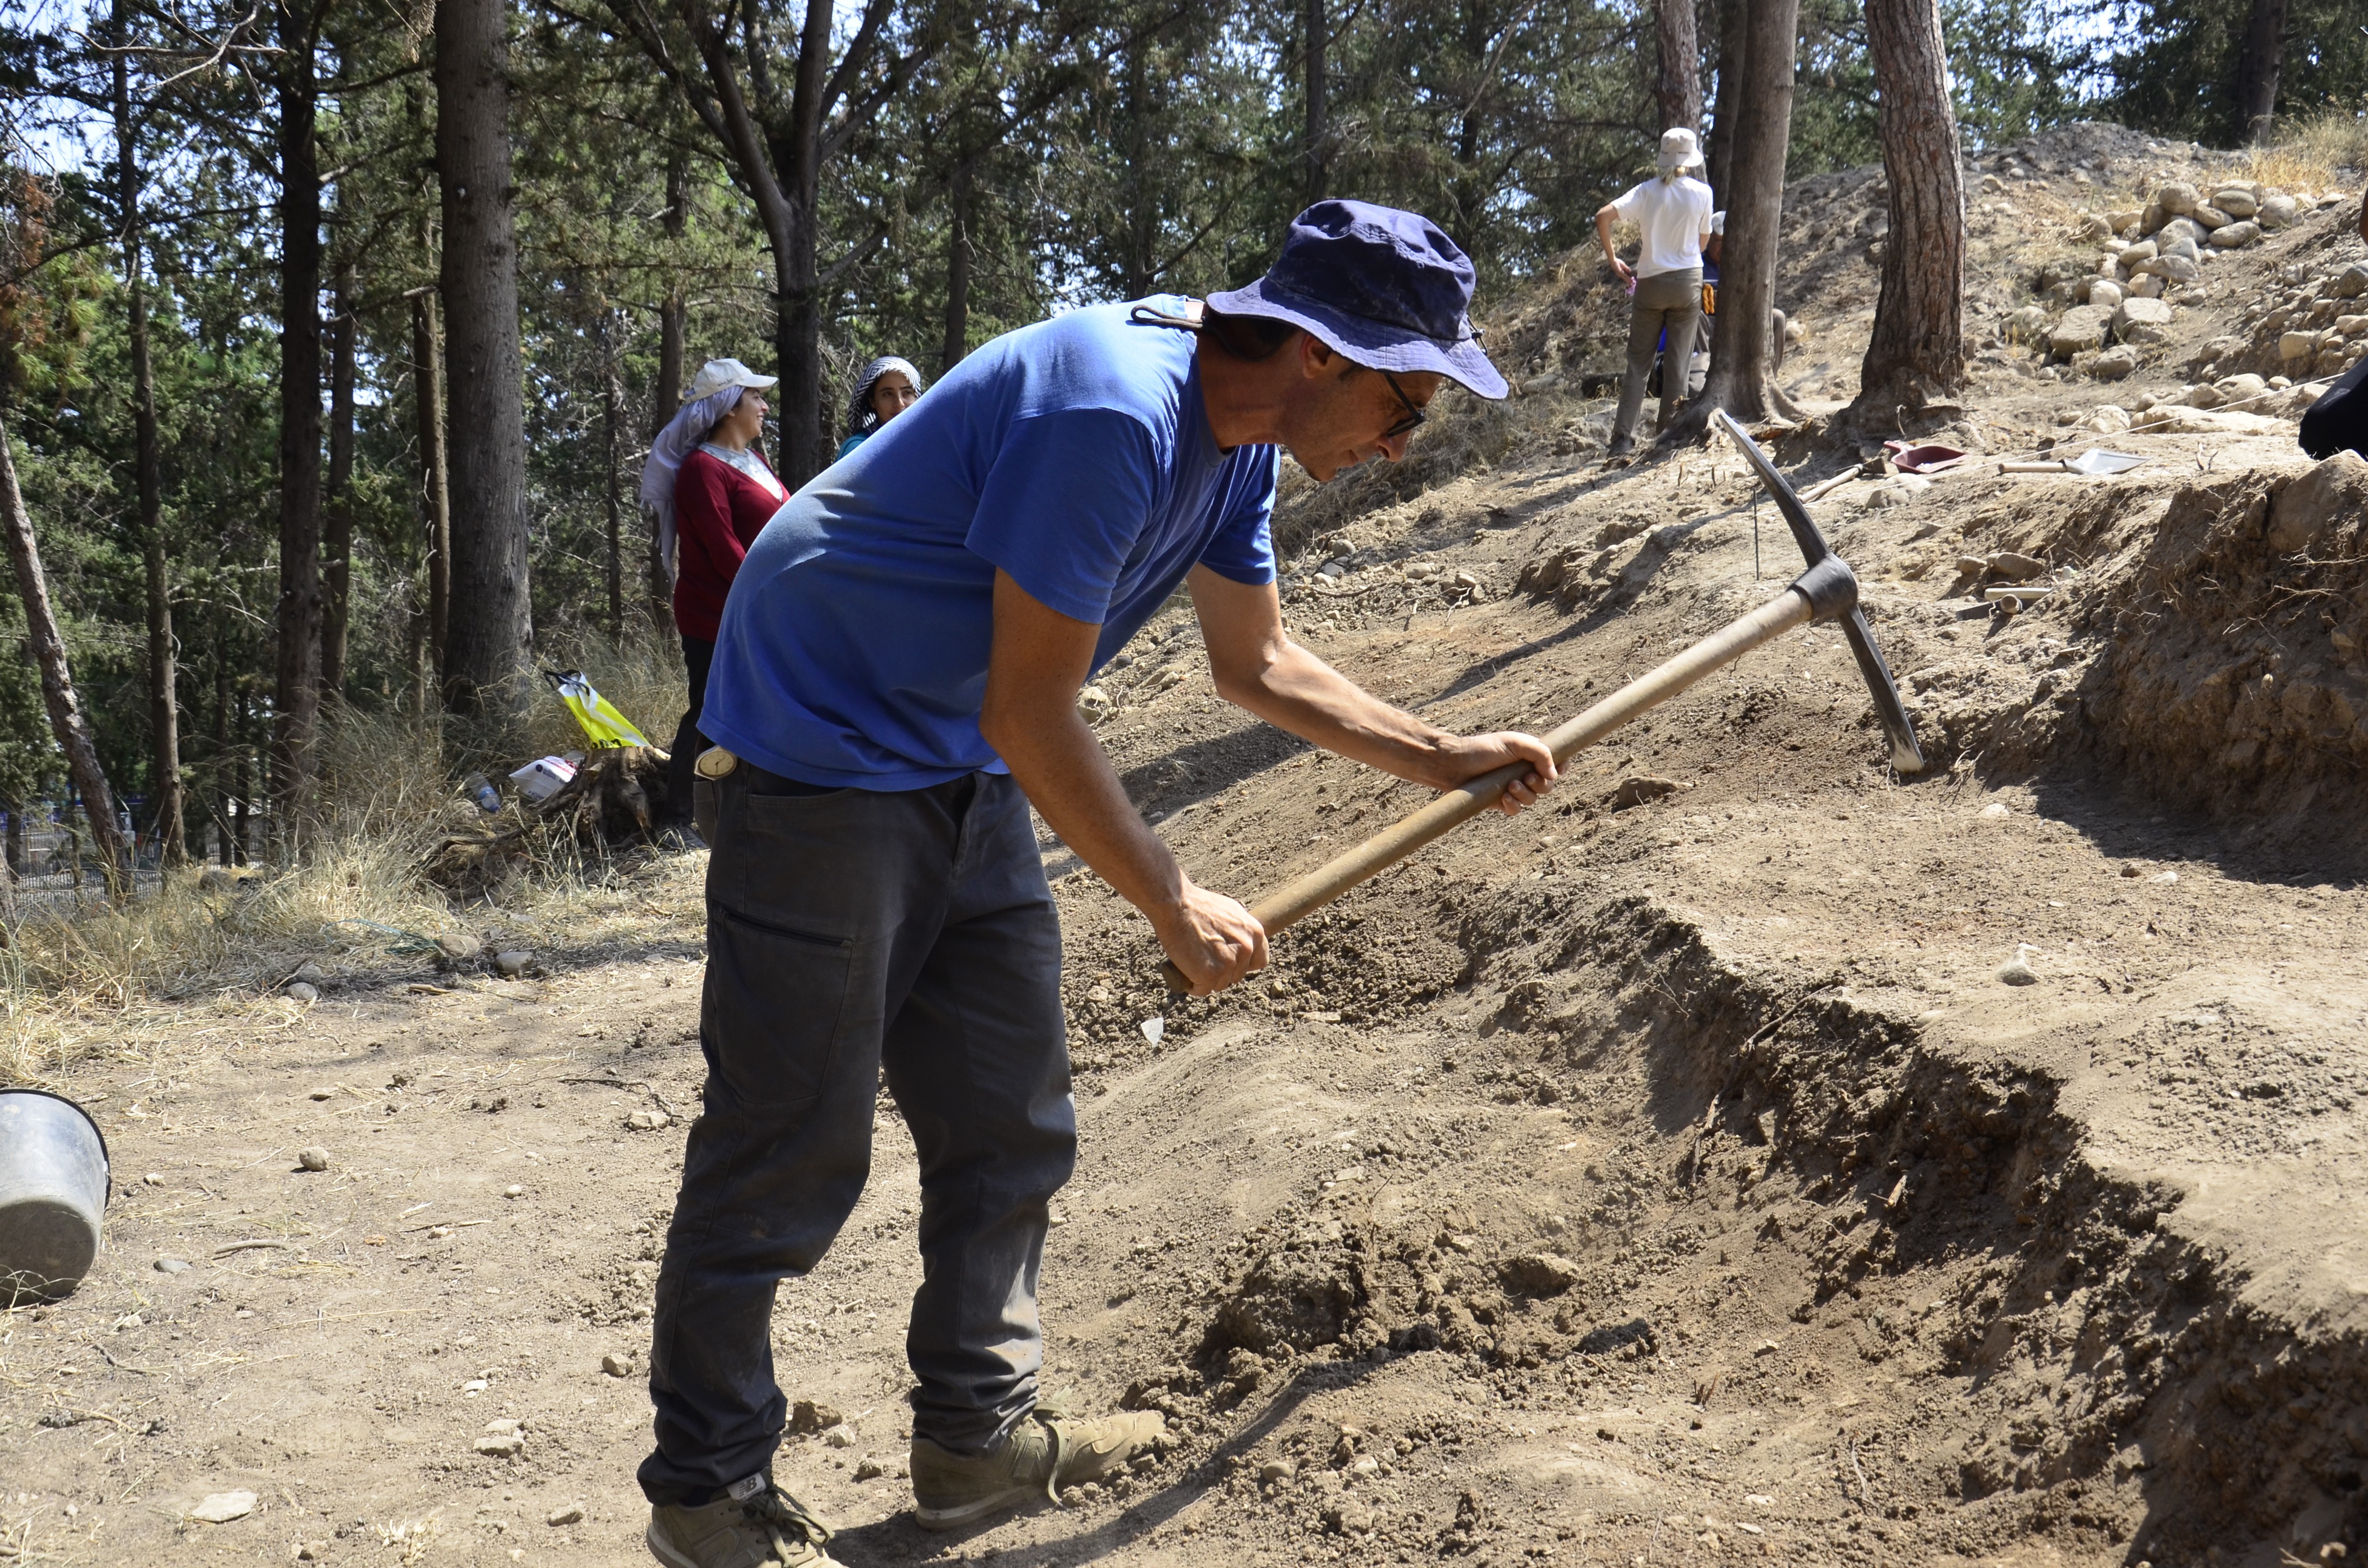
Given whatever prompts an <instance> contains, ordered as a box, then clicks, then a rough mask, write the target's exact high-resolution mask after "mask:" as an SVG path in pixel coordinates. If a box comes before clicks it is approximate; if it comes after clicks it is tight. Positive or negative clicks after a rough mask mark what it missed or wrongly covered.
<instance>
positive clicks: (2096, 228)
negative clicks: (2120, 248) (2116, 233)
mask: <svg viewBox="0 0 2368 1568" xmlns="http://www.w3.org/2000/svg"><path fill="white" fill-rule="evenodd" d="M2112 235H2113V226H2112V224H2111V223H2109V222H2106V221H2105V220H2104V219H2103V218H2100V217H2099V216H2098V215H2097V214H2096V213H2094V212H2091V213H2089V215H2088V216H2086V217H2084V218H2082V219H2081V220H2080V229H2079V232H2078V233H2076V234H2075V235H2074V236H2073V238H2075V239H2076V240H2078V241H2079V243H2081V244H2094V243H2095V242H2097V241H2099V240H2107V239H2111V238H2112Z"/></svg>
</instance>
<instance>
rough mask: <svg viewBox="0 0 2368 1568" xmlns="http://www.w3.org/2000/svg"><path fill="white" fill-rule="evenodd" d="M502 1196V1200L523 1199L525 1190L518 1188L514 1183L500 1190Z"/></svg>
mask: <svg viewBox="0 0 2368 1568" xmlns="http://www.w3.org/2000/svg"><path fill="white" fill-rule="evenodd" d="M502 1196H503V1197H504V1198H524V1197H525V1196H526V1188H525V1187H520V1186H519V1185H518V1183H516V1182H512V1183H510V1184H509V1186H507V1187H504V1188H502Z"/></svg>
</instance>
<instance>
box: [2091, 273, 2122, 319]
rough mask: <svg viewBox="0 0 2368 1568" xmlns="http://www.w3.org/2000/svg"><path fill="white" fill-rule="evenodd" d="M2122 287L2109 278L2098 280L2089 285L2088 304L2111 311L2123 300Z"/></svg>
mask: <svg viewBox="0 0 2368 1568" xmlns="http://www.w3.org/2000/svg"><path fill="white" fill-rule="evenodd" d="M2122 300H2123V294H2122V286H2121V285H2120V284H2118V283H2116V282H2114V281H2113V280H2112V278H2098V279H2097V280H2096V281H2095V282H2093V283H2091V284H2089V303H2090V304H2092V305H2102V306H2103V307H2105V309H2107V310H2109V311H2110V310H2112V308H2113V307H2114V306H2116V305H2118V304H2120V303H2121V302H2122Z"/></svg>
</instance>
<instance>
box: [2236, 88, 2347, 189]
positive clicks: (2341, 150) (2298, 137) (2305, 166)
mask: <svg viewBox="0 0 2368 1568" xmlns="http://www.w3.org/2000/svg"><path fill="white" fill-rule="evenodd" d="M2252 161H2253V166H2252V177H2253V178H2255V179H2257V180H2260V182H2262V183H2263V184H2265V185H2274V186H2277V187H2281V188H2283V189H2286V190H2310V191H2317V190H2324V189H2326V188H2327V187H2329V186H2340V185H2348V184H2357V183H2358V181H2359V180H2360V178H2361V176H2362V174H2363V172H2368V111H2362V110H2346V109H2343V108H2336V107H2333V106H2330V107H2328V108H2323V109H2320V110H2318V111H2317V113H2315V114H2309V115H2305V116H2303V117H2301V118H2299V119H2289V120H2283V121H2281V122H2280V123H2279V125H2278V128H2277V134H2276V137H2275V139H2274V141H2273V142H2271V144H2270V145H2269V146H2266V147H2261V148H2259V149H2257V150H2256V151H2255V152H2254V153H2253V160H2252Z"/></svg>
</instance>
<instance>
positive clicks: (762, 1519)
mask: <svg viewBox="0 0 2368 1568" xmlns="http://www.w3.org/2000/svg"><path fill="white" fill-rule="evenodd" d="M643 1540H646V1541H648V1543H649V1548H650V1555H652V1556H653V1557H655V1558H656V1559H657V1560H658V1561H659V1562H665V1563H668V1564H670V1565H671V1568H760V1565H763V1564H773V1565H775V1568H837V1563H836V1562H835V1560H834V1559H833V1558H832V1557H831V1555H830V1554H829V1553H828V1552H826V1551H824V1550H823V1547H824V1546H825V1544H826V1543H827V1542H828V1541H829V1540H830V1528H829V1527H828V1526H826V1525H825V1524H824V1523H823V1522H822V1521H821V1520H820V1519H818V1518H816V1517H814V1515H813V1514H811V1513H809V1512H808V1511H807V1509H806V1506H805V1505H804V1504H803V1503H801V1502H799V1501H798V1500H797V1499H796V1498H794V1497H792V1496H791V1495H790V1494H788V1493H786V1492H784V1491H782V1490H781V1489H780V1487H778V1486H776V1485H774V1484H773V1477H772V1474H771V1472H769V1471H766V1472H763V1473H759V1474H757V1475H752V1476H749V1477H747V1478H746V1480H742V1481H736V1482H734V1483H732V1486H731V1487H730V1489H729V1490H727V1491H726V1492H725V1493H724V1494H723V1496H721V1497H718V1498H717V1499H715V1501H713V1502H712V1503H702V1504H700V1506H697V1507H695V1508H686V1507H682V1506H677V1505H673V1504H668V1505H666V1506H660V1507H655V1508H652V1509H651V1510H650V1529H649V1534H648V1535H646V1536H645V1537H643Z"/></svg>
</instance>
